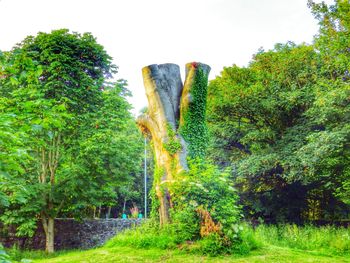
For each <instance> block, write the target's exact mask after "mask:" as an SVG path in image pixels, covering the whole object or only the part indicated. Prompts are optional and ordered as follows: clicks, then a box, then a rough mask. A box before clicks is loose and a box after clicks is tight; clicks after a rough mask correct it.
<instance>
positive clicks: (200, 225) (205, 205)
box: [106, 161, 256, 256]
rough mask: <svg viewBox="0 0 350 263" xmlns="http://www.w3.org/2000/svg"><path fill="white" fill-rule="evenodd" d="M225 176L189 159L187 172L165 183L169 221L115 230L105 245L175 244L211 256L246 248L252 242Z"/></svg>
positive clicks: (169, 245) (165, 247)
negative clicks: (169, 200) (244, 227)
mask: <svg viewBox="0 0 350 263" xmlns="http://www.w3.org/2000/svg"><path fill="white" fill-rule="evenodd" d="M229 176H230V173H229V172H228V171H226V172H220V171H219V170H218V169H217V168H216V167H215V166H214V165H210V164H208V163H205V162H199V161H196V162H191V163H190V170H189V172H185V173H182V174H179V175H178V177H177V180H176V182H172V183H171V184H170V185H169V186H168V188H169V191H170V192H171V193H172V195H171V201H172V209H171V210H170V215H171V223H170V224H167V225H165V226H162V227H160V226H159V225H158V223H156V221H154V220H151V221H148V222H147V223H145V224H143V225H142V226H140V227H138V228H136V229H133V230H128V231H126V232H125V233H124V234H119V235H118V236H116V237H114V238H113V239H112V240H110V241H109V242H108V243H107V245H106V246H108V247H111V246H132V247H136V248H160V249H168V248H175V247H179V248H181V249H186V250H189V251H195V252H199V253H202V254H206V255H211V256H214V255H219V254H229V253H247V252H249V251H250V249H253V248H255V247H256V244H255V243H254V242H252V241H251V240H248V241H247V240H244V238H243V236H244V235H246V233H245V232H244V231H243V228H242V227H241V226H239V225H238V223H239V220H240V217H241V210H240V208H239V207H238V206H237V205H236V201H237V199H238V195H237V193H236V191H235V189H234V188H233V187H232V185H231V183H230V182H231V181H232V180H230V179H229ZM247 237H248V236H247ZM250 238H252V237H250Z"/></svg>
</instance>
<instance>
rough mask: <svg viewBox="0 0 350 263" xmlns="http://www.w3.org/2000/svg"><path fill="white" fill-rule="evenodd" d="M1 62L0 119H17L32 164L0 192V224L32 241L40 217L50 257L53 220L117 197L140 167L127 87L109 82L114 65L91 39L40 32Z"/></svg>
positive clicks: (64, 32)
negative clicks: (1, 203)
mask: <svg viewBox="0 0 350 263" xmlns="http://www.w3.org/2000/svg"><path fill="white" fill-rule="evenodd" d="M6 61H7V62H6V63H7V64H6V67H5V70H4V72H5V78H4V79H3V85H2V94H3V95H2V96H3V97H4V98H6V99H7V100H8V101H7V104H6V107H4V113H6V114H14V115H15V116H16V118H15V122H14V123H13V124H12V125H11V126H12V127H13V129H14V130H16V131H20V132H22V133H24V134H25V135H26V137H25V142H24V144H23V146H24V149H26V151H27V152H28V154H29V155H30V161H29V162H28V163H27V164H25V165H24V168H23V170H21V171H19V172H17V173H11V174H9V176H8V180H7V181H6V183H5V184H4V185H2V186H0V187H1V188H0V190H2V193H4V194H5V195H7V196H8V197H9V200H8V204H6V206H5V207H4V208H3V209H4V213H3V215H2V216H1V220H2V221H3V222H4V223H5V224H15V225H17V226H18V227H17V230H18V234H25V235H31V234H33V231H34V229H35V227H36V221H37V219H40V220H41V222H42V225H43V228H44V230H45V234H46V250H47V251H48V252H52V251H53V249H54V248H53V244H54V242H53V241H54V218H55V217H57V216H58V215H59V214H65V213H66V214H71V215H73V216H79V215H80V214H81V212H82V211H84V208H85V207H87V206H91V205H96V206H97V205H101V204H108V203H110V202H112V201H113V200H114V199H115V197H116V192H115V188H116V185H118V184H120V183H121V182H123V181H125V180H127V177H128V175H129V174H130V173H131V172H134V171H135V167H138V166H137V165H135V164H136V163H137V162H138V160H139V152H140V147H138V143H137V141H138V140H139V134H138V132H137V129H136V126H135V125H134V124H133V123H132V117H131V115H130V113H129V109H130V105H129V104H128V103H127V102H126V99H125V97H126V96H128V95H129V94H128V92H127V90H126V89H125V82H122V81H118V82H116V83H113V82H107V80H108V78H110V77H112V74H113V73H115V72H116V66H114V65H113V64H112V63H111V57H109V56H108V54H107V53H106V52H105V50H104V49H103V47H102V46H101V45H99V44H98V43H97V42H96V39H95V38H94V37H93V36H92V35H91V34H88V33H85V34H83V35H80V34H78V33H69V31H68V30H56V31H52V32H51V33H49V34H47V33H39V34H38V35H37V36H36V37H27V38H26V39H25V40H24V41H23V42H22V43H21V44H19V45H17V46H16V47H15V48H14V49H13V50H12V51H11V52H8V54H7V59H6ZM128 158H130V159H128Z"/></svg>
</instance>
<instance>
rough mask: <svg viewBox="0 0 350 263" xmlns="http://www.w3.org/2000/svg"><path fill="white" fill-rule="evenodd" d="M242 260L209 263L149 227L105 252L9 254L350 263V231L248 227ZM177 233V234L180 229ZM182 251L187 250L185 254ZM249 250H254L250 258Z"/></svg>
mask: <svg viewBox="0 0 350 263" xmlns="http://www.w3.org/2000/svg"><path fill="white" fill-rule="evenodd" d="M243 229H244V230H243V232H242V233H241V237H242V239H243V243H241V244H240V245H239V248H241V249H238V250H237V251H240V252H242V253H241V254H240V255H239V254H236V255H230V256H220V257H209V256H205V255H203V253H201V252H203V250H201V249H198V248H200V246H201V242H195V243H193V244H192V243H191V244H187V245H181V246H178V245H177V240H176V233H175V232H174V229H172V228H169V229H165V230H162V231H161V232H159V230H157V229H156V228H154V227H151V226H144V227H141V228H139V229H136V230H132V231H126V232H125V233H124V234H120V235H118V236H116V237H114V238H113V239H111V240H110V241H109V242H107V244H106V245H105V246H104V247H102V248H96V249H91V250H86V251H60V252H57V253H54V254H53V255H49V256H48V255H46V254H45V253H43V252H40V251H34V252H33V251H32V252H31V251H19V250H16V249H12V250H8V253H9V255H10V256H11V258H12V259H14V260H20V259H21V258H31V259H33V262H45V263H46V262H48V263H50V262H52V263H74V262H84V263H88V262H93V263H97V262H102V263H103V262H107V263H108V262H350V229H347V228H336V227H321V228H317V227H313V226H305V227H297V226H295V225H282V226H264V225H261V226H259V227H257V228H256V229H255V230H253V229H252V228H251V227H248V226H244V228H243ZM175 230H176V229H175ZM180 247H181V249H180ZM249 250H251V251H250V252H249Z"/></svg>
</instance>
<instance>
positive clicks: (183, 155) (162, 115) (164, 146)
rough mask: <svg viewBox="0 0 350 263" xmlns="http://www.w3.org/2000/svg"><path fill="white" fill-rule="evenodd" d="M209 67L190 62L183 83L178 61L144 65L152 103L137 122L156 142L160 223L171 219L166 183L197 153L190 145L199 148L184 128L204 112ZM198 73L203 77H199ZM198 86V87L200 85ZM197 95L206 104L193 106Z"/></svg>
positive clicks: (156, 177) (146, 86)
mask: <svg viewBox="0 0 350 263" xmlns="http://www.w3.org/2000/svg"><path fill="white" fill-rule="evenodd" d="M209 71H210V67H209V66H208V65H205V64H202V63H196V62H193V63H188V64H186V80H185V84H183V83H182V80H181V75H180V68H179V66H178V65H175V64H161V65H150V66H147V67H144V68H143V69H142V74H143V80H144V86H145V90H146V95H147V99H148V104H149V106H148V112H147V113H145V114H143V115H141V116H140V117H139V118H138V119H137V123H138V125H139V127H140V128H141V130H142V132H143V133H145V134H146V135H149V136H150V137H151V139H152V142H153V148H154V152H155V160H156V169H155V177H154V187H155V192H156V195H157V198H158V200H159V217H160V224H161V225H163V224H166V223H168V222H169V220H170V218H169V209H170V207H171V205H172V204H171V194H170V193H169V190H168V187H167V184H169V183H172V182H173V181H174V180H176V175H177V174H178V173H180V172H181V171H183V170H188V165H187V157H188V155H189V154H190V155H191V157H196V154H197V153H195V152H193V153H192V154H191V149H196V146H195V145H194V144H196V141H195V140H191V139H190V138H189V137H188V136H184V135H185V134H184V132H182V131H185V130H186V128H187V127H188V120H190V119H191V116H196V114H197V115H198V113H199V115H200V116H205V103H206V96H207V93H206V86H207V82H208V74H209ZM199 76H201V78H198V77H199ZM199 80H201V81H199ZM203 80H204V81H203ZM198 85H199V86H201V88H203V89H202V90H203V92H201V93H200V94H198V92H197V93H196V94H194V92H193V91H194V89H195V88H196V87H197V86H198ZM204 86H205V87H204ZM196 90H197V91H198V89H197V88H196ZM199 90H201V89H199ZM194 95H195V96H196V97H194ZM198 98H199V100H200V101H202V102H203V103H204V108H203V107H191V106H193V105H194V104H195V103H196V102H195V101H196V99H197V101H198ZM196 111H197V112H196ZM198 111H199V112H198ZM189 113H190V114H189ZM193 114H194V115H193ZM200 122H202V123H196V125H197V124H198V126H201V125H205V124H204V119H202V120H200ZM202 135H203V136H204V134H202ZM197 136H201V134H199V135H197ZM197 148H198V147H197Z"/></svg>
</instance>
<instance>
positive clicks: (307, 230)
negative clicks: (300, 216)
mask: <svg viewBox="0 0 350 263" xmlns="http://www.w3.org/2000/svg"><path fill="white" fill-rule="evenodd" d="M240 238H241V241H242V242H240V243H237V244H236V245H237V248H234V249H233V251H234V253H237V254H246V253H248V252H249V251H251V250H255V249H259V248H261V247H263V246H270V245H273V246H279V247H288V248H294V249H300V250H308V251H320V252H325V253H327V254H338V255H341V254H350V229H348V228H342V227H335V226H324V227H315V226H311V225H307V226H297V225H289V224H287V225H278V226H276V225H259V226H258V227H256V228H255V229H254V228H253V227H251V226H249V225H247V224H243V230H242V231H241V233H240ZM188 240H191V239H190V237H189V236H186V234H185V233H183V232H182V231H179V229H177V228H176V227H174V226H169V227H168V228H162V229H160V228H159V227H158V225H157V224H156V223H155V224H153V225H152V223H148V224H146V225H143V226H141V227H138V228H136V229H132V230H127V231H126V232H124V233H122V234H119V235H117V236H115V237H114V238H112V239H111V240H110V241H108V242H107V244H106V247H114V246H131V247H135V248H159V249H174V248H177V247H181V248H184V249H186V250H187V249H189V251H193V252H201V251H202V250H203V249H204V248H205V249H206V250H208V249H209V250H210V246H211V245H212V242H214V241H215V240H214V241H213V240H210V239H204V240H198V241H195V242H190V243H189V242H188ZM202 252H203V251H202ZM205 254H207V253H205Z"/></svg>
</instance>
